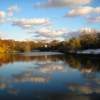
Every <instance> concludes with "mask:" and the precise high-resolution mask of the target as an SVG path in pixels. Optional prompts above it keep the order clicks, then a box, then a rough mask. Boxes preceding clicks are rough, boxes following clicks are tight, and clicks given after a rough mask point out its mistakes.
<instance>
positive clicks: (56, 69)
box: [0, 52, 100, 100]
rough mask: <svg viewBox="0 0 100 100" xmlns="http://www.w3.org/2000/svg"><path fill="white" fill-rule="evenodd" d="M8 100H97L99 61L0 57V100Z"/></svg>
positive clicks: (51, 55)
mask: <svg viewBox="0 0 100 100" xmlns="http://www.w3.org/2000/svg"><path fill="white" fill-rule="evenodd" d="M9 99H10V100H22V99H24V100H100V58H99V57H92V56H91V57H89V56H88V57H87V56H78V55H76V56H75V55H66V56H65V55H64V54H60V53H52V52H37V53H27V54H0V100H9Z"/></svg>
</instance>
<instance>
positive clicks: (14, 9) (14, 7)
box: [7, 5, 19, 16]
mask: <svg viewBox="0 0 100 100" xmlns="http://www.w3.org/2000/svg"><path fill="white" fill-rule="evenodd" d="M17 11H19V7H18V6H17V5H12V6H10V7H9V8H8V12H7V14H8V16H13V14H14V13H15V12H17Z"/></svg>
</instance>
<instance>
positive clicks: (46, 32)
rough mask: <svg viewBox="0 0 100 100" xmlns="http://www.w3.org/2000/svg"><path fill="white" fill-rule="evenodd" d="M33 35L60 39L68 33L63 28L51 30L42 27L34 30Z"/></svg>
mask: <svg viewBox="0 0 100 100" xmlns="http://www.w3.org/2000/svg"><path fill="white" fill-rule="evenodd" d="M35 33H37V34H40V35H42V36H45V37H60V36H63V35H64V34H66V33H68V30H67V29H64V28H61V29H53V28H47V27H44V28H41V29H38V30H36V31H35Z"/></svg>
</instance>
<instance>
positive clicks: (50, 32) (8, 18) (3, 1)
mask: <svg viewBox="0 0 100 100" xmlns="http://www.w3.org/2000/svg"><path fill="white" fill-rule="evenodd" d="M85 28H92V29H96V30H99V29H100V0H0V37H1V38H4V39H14V40H41V39H43V40H46V39H47V40H54V39H58V40H63V39H65V38H68V35H70V33H71V32H73V31H78V30H81V29H85Z"/></svg>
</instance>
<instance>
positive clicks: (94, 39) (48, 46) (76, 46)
mask: <svg viewBox="0 0 100 100" xmlns="http://www.w3.org/2000/svg"><path fill="white" fill-rule="evenodd" d="M98 48H100V33H99V32H98V33H92V34H90V33H87V34H86V33H84V34H80V35H79V36H77V37H72V38H70V39H68V40H67V39H66V40H65V41H57V40H53V41H51V42H49V43H47V42H44V41H37V42H36V41H34V40H33V41H14V40H4V39H0V53H12V52H15V53H16V52H31V51H34V50H41V51H43V50H44V51H45V50H46V51H53V50H55V51H61V52H76V51H78V50H86V49H98Z"/></svg>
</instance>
